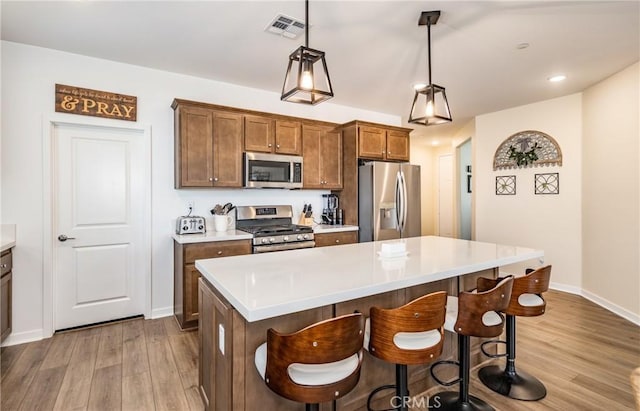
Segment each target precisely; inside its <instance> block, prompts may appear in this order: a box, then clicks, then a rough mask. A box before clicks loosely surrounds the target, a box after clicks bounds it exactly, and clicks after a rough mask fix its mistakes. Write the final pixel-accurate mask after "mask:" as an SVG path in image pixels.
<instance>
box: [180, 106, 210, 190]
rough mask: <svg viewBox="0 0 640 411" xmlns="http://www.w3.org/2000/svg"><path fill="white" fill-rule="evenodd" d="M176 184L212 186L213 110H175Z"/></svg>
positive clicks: (187, 108) (182, 108)
mask: <svg viewBox="0 0 640 411" xmlns="http://www.w3.org/2000/svg"><path fill="white" fill-rule="evenodd" d="M175 131H176V133H178V134H177V136H176V137H177V138H176V144H175V150H176V152H175V155H176V158H175V187H176V188H181V187H211V186H212V185H213V112H212V111H211V110H207V109H204V108H200V107H186V106H184V107H180V108H178V109H177V110H176V112H175Z"/></svg>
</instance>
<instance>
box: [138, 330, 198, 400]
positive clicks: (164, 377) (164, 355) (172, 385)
mask: <svg viewBox="0 0 640 411" xmlns="http://www.w3.org/2000/svg"><path fill="white" fill-rule="evenodd" d="M147 350H148V354H149V366H150V369H151V382H152V385H153V395H154V398H155V400H156V401H155V402H156V409H158V410H187V409H188V408H189V405H188V403H187V398H186V396H185V392H184V389H183V388H182V381H181V379H180V373H179V371H178V368H177V366H176V362H175V360H174V358H173V354H172V351H171V345H170V343H169V341H168V340H167V338H164V339H163V340H162V341H160V342H155V343H151V344H148V346H147Z"/></svg>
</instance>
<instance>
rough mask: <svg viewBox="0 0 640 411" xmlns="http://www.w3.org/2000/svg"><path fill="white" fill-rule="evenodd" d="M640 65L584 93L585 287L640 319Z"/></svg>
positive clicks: (593, 295) (618, 308) (629, 68)
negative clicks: (639, 120) (639, 151)
mask: <svg viewBox="0 0 640 411" xmlns="http://www.w3.org/2000/svg"><path fill="white" fill-rule="evenodd" d="M639 78H640V64H639V63H636V64H634V65H632V66H630V67H628V68H627V69H625V70H623V71H621V72H620V73H617V74H615V75H614V76H612V77H610V78H608V79H606V80H604V81H602V82H601V83H599V84H596V85H595V86H593V87H591V88H589V89H587V90H585V92H584V94H583V100H582V101H583V108H584V115H583V130H584V136H583V143H584V148H583V161H584V167H583V174H582V196H583V203H582V213H583V220H582V229H583V243H582V244H583V258H582V262H583V288H584V291H585V292H586V293H588V296H590V297H592V298H594V299H596V300H597V301H598V302H601V303H603V304H604V305H606V306H609V307H610V308H613V309H614V310H617V311H619V312H620V311H622V314H623V315H624V314H625V313H624V311H626V312H627V315H625V316H626V317H627V318H633V317H635V322H636V323H637V322H638V321H640V238H639V237H640V217H639V214H638V213H639V212H640V188H639V184H640V167H639V166H638V164H639V160H640V158H639V155H638V150H639V143H638V141H639V140H640V137H639V136H640V128H639V126H638V118H640V105H639V100H640V96H639V95H638V94H639V89H640V84H639V83H640V82H639Z"/></svg>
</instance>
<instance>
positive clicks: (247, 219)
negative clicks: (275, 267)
mask: <svg viewBox="0 0 640 411" xmlns="http://www.w3.org/2000/svg"><path fill="white" fill-rule="evenodd" d="M236 212H237V215H236V228H237V229H238V230H242V231H246V232H247V233H251V234H253V253H254V254H256V253H267V252H270V251H282V250H295V249H299V248H311V247H315V245H316V243H315V241H314V240H313V239H314V237H313V228H311V227H309V226H305V225H297V224H292V223H291V221H292V217H293V209H292V208H291V206H288V205H278V206H239V207H237V208H236Z"/></svg>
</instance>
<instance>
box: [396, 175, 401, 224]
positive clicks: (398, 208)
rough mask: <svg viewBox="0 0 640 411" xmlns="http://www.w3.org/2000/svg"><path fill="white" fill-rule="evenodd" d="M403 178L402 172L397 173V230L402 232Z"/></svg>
mask: <svg viewBox="0 0 640 411" xmlns="http://www.w3.org/2000/svg"><path fill="white" fill-rule="evenodd" d="M401 210H402V177H401V175H400V171H398V172H397V173H396V230H398V231H400V232H402V220H401V218H402V217H401V214H400V213H401Z"/></svg>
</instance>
